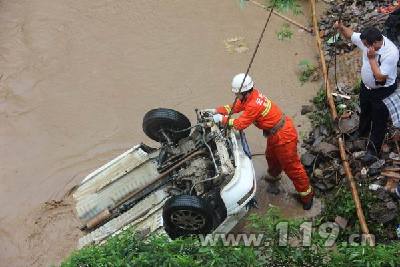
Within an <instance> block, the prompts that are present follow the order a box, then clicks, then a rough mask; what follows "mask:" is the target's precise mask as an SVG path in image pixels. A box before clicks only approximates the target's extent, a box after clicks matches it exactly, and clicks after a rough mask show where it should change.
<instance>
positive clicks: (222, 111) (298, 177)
mask: <svg viewBox="0 0 400 267" xmlns="http://www.w3.org/2000/svg"><path fill="white" fill-rule="evenodd" d="M244 77H245V74H244V73H240V74H238V75H236V76H235V77H234V78H233V80H232V92H233V93H235V94H236V96H237V97H238V101H237V102H236V104H235V107H234V109H233V112H232V113H239V112H242V114H241V115H240V117H238V118H237V119H229V121H228V116H227V115H228V114H229V112H230V111H231V108H232V107H231V106H230V105H226V106H223V107H218V108H216V109H210V110H208V111H210V112H212V113H214V115H213V119H214V121H215V122H216V123H222V124H228V126H229V127H233V128H235V129H237V130H243V129H246V128H247V127H249V126H250V125H251V124H252V123H253V124H254V125H255V126H256V127H257V128H259V129H261V130H263V134H264V136H265V137H267V138H266V139H267V148H266V150H265V156H266V159H267V162H268V173H269V175H271V176H272V177H275V178H277V179H279V178H278V177H279V175H280V174H281V172H282V171H284V172H285V173H286V174H287V176H288V177H289V178H290V179H291V180H292V182H293V185H294V187H295V188H296V191H297V192H298V193H299V200H300V202H301V203H302V204H303V209H304V210H309V209H310V208H311V207H312V204H313V197H314V192H313V189H312V187H311V185H310V180H309V178H308V176H307V173H306V171H305V169H304V167H303V165H302V164H301V162H300V159H299V156H298V154H297V142H298V139H297V132H296V129H295V127H294V125H293V121H292V119H291V118H290V117H289V116H286V115H285V114H284V113H283V112H282V111H281V110H280V108H279V107H278V106H277V105H276V104H275V103H273V102H272V101H271V100H269V99H268V98H267V97H265V96H264V95H263V94H262V93H261V92H260V91H259V90H258V89H256V88H254V87H253V85H254V83H253V80H252V79H251V77H250V76H249V75H247V76H246V79H245V81H244V83H243V86H242V90H241V91H240V93H239V89H240V86H241V85H242V82H243V79H244Z"/></svg>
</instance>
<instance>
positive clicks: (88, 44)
mask: <svg viewBox="0 0 400 267" xmlns="http://www.w3.org/2000/svg"><path fill="white" fill-rule="evenodd" d="M305 11H306V14H307V11H308V10H307V9H306V10H305ZM265 19H266V13H265V12H264V10H263V9H261V8H259V7H257V6H254V5H251V4H249V5H247V6H246V8H244V9H240V7H239V5H238V1H235V0H221V1H211V0H206V1H196V0H168V1H161V0H150V1H149V0H98V1H93V0H79V1H78V0H13V1H5V0H1V1H0V25H2V26H1V28H0V77H1V78H0V157H1V158H0V202H1V203H2V206H1V208H0V259H1V261H0V266H48V265H49V264H51V263H57V262H59V261H60V260H61V259H62V258H63V257H65V256H66V255H67V254H68V253H69V252H70V251H71V250H72V249H73V248H74V247H75V245H76V241H77V239H78V237H79V236H80V231H79V229H78V226H79V223H78V222H77V221H76V219H75V217H74V215H73V209H72V203H71V200H70V197H68V192H69V191H70V190H71V188H72V187H73V186H74V185H76V184H77V183H78V182H79V181H80V180H81V179H82V177H84V176H85V175H86V174H87V173H88V172H90V171H91V170H93V169H95V168H96V167H98V166H100V165H101V164H103V163H105V162H107V161H108V160H110V159H111V158H113V157H115V156H116V155H118V154H119V153H121V152H123V151H124V150H126V149H127V148H129V147H130V146H131V145H133V144H136V143H139V142H142V141H145V142H147V143H150V144H152V142H151V141H150V140H149V139H148V138H146V136H145V135H144V134H143V133H142V130H141V121H142V116H143V114H144V113H145V112H146V111H148V110H149V109H152V108H156V107H169V108H174V109H177V110H179V111H181V112H183V113H185V114H187V115H188V116H189V117H190V118H191V119H192V120H193V119H194V112H193V109H194V108H195V107H199V108H207V107H214V106H216V105H218V104H222V103H228V102H231V101H232V95H231V94H230V91H229V83H230V80H231V77H232V76H233V75H234V74H236V73H237V72H242V71H245V69H246V67H247V64H248V61H249V59H250V56H251V52H252V50H253V48H254V47H255V43H256V41H257V39H258V35H259V33H260V31H261V28H262V26H263V24H264V22H265ZM296 20H298V21H300V22H301V23H304V24H307V19H305V17H302V16H298V17H296ZM282 24H283V21H282V19H280V18H278V17H275V16H273V17H272V20H271V24H270V25H269V28H268V29H267V33H266V35H265V38H264V40H263V43H262V45H261V47H260V51H259V54H258V56H257V58H256V60H255V62H254V65H253V68H252V70H251V75H252V76H253V78H254V79H255V82H256V85H257V86H258V87H260V88H261V89H262V90H263V91H264V92H265V93H266V95H268V96H270V97H271V98H272V99H273V100H274V101H276V102H277V103H278V104H279V105H280V106H281V107H282V108H283V109H284V110H285V112H286V113H287V114H289V115H292V116H294V118H295V120H296V123H297V124H298V125H299V126H301V127H300V128H299V130H300V131H303V130H305V127H306V126H305V125H306V124H305V119H304V118H301V117H300V112H299V111H300V106H301V105H302V104H304V102H306V100H307V99H309V98H311V96H312V95H313V94H314V93H315V91H316V89H317V87H318V85H317V84H316V83H313V84H306V85H304V86H300V84H299V82H298V81H297V69H298V68H297V65H298V63H299V61H300V60H301V59H310V60H312V61H313V60H314V59H315V56H316V54H315V48H314V39H313V37H312V36H310V35H309V34H308V33H305V32H303V31H298V29H297V28H295V27H292V29H293V31H294V36H293V38H292V39H291V40H290V41H287V42H280V41H278V39H277V37H276V34H275V32H276V31H278V30H279V29H280V27H281V26H282ZM233 37H243V38H244V42H245V43H246V45H247V46H248V47H249V48H250V51H248V52H247V53H246V52H245V53H236V52H228V51H227V49H226V47H225V44H224V40H226V39H228V38H233ZM248 138H249V139H250V143H251V146H252V148H253V151H254V152H263V150H264V139H263V138H262V137H261V134H260V132H259V131H257V130H256V129H249V130H248ZM257 160H258V161H259V164H258V165H259V166H261V167H260V171H259V172H260V173H262V172H263V171H264V164H265V163H264V160H263V159H262V158H259V159H257ZM293 209H295V210H296V209H298V207H294V208H293Z"/></svg>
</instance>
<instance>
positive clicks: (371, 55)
mask: <svg viewBox="0 0 400 267" xmlns="http://www.w3.org/2000/svg"><path fill="white" fill-rule="evenodd" d="M375 55H376V51H375V49H374V48H373V47H372V46H370V47H368V52H367V57H368V59H375Z"/></svg>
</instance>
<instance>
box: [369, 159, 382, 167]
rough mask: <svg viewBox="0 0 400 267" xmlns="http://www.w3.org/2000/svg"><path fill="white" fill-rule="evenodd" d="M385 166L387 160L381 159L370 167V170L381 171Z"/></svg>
mask: <svg viewBox="0 0 400 267" xmlns="http://www.w3.org/2000/svg"><path fill="white" fill-rule="evenodd" d="M384 165H385V160H383V159H381V160H378V161H375V162H374V163H373V164H371V166H369V168H370V169H381V168H382V167H383V166H384Z"/></svg>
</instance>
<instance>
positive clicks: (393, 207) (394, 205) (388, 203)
mask: <svg viewBox="0 0 400 267" xmlns="http://www.w3.org/2000/svg"><path fill="white" fill-rule="evenodd" d="M386 208H388V209H389V210H394V209H396V208H397V205H396V203H394V202H393V201H389V202H387V203H386Z"/></svg>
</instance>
